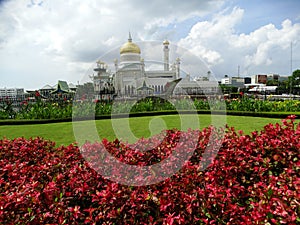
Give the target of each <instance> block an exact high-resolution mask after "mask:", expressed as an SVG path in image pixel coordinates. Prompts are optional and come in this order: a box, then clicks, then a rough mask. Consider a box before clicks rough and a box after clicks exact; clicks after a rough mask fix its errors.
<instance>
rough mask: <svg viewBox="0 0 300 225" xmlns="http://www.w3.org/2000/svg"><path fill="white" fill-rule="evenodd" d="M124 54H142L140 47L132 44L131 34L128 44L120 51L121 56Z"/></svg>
mask: <svg viewBox="0 0 300 225" xmlns="http://www.w3.org/2000/svg"><path fill="white" fill-rule="evenodd" d="M123 53H137V54H141V49H140V47H139V46H138V45H137V44H135V43H133V42H132V39H131V35H130V33H129V38H128V42H127V43H125V44H124V45H123V46H122V47H121V49H120V54H123Z"/></svg>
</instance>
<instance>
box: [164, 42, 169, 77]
mask: <svg viewBox="0 0 300 225" xmlns="http://www.w3.org/2000/svg"><path fill="white" fill-rule="evenodd" d="M163 45H164V71H169V41H168V40H165V41H164V42H163Z"/></svg>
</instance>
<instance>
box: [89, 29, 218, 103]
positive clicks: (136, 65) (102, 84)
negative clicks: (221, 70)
mask: <svg viewBox="0 0 300 225" xmlns="http://www.w3.org/2000/svg"><path fill="white" fill-rule="evenodd" d="M162 54H163V59H164V62H163V68H162V69H161V70H145V63H144V59H143V58H141V49H140V47H139V46H138V45H137V44H135V43H134V42H133V41H132V38H131V35H130V33H129V37H128V41H127V42H126V43H125V44H123V45H122V47H121V48H120V58H119V60H118V59H115V61H114V67H115V68H114V69H115V72H114V73H111V72H110V71H108V68H107V65H106V63H104V62H101V61H98V62H97V68H95V69H94V71H96V72H97V74H96V75H93V76H92V77H91V78H92V80H93V82H94V88H95V91H96V93H99V95H100V96H99V95H98V97H97V98H99V97H100V98H102V97H101V94H111V93H112V92H114V93H115V94H116V95H117V96H123V97H124V96H125V97H126V96H128V97H129V96H130V97H132V96H139V95H140V93H141V91H146V92H147V93H148V94H154V95H160V94H163V93H164V92H165V89H166V88H165V87H166V84H167V83H168V82H171V81H174V80H177V79H179V78H180V58H178V57H177V58H176V60H175V62H173V63H172V64H171V66H170V62H169V41H167V40H165V41H164V42H163V43H162ZM204 83H205V85H208V86H212V87H216V84H215V82H211V83H210V82H209V81H205V82H204ZM197 87H198V88H199V85H197V82H196V81H190V77H189V76H188V77H187V78H186V79H183V80H182V81H181V82H179V84H178V88H184V89H190V88H191V89H193V90H194V89H195V88H197ZM178 88H177V89H178ZM202 88H203V86H202ZM175 93H177V94H180V93H182V92H180V91H178V90H177V91H176V90H175Z"/></svg>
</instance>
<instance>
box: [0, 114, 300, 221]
mask: <svg viewBox="0 0 300 225" xmlns="http://www.w3.org/2000/svg"><path fill="white" fill-rule="evenodd" d="M193 132H197V135H198V140H197V147H196V149H195V151H194V152H193V155H192V157H191V158H190V160H189V161H188V162H186V163H185V165H184V166H183V167H182V168H181V170H180V171H179V172H178V173H176V174H175V175H173V176H171V177H170V178H167V179H166V180H165V181H163V182H160V183H157V184H153V185H148V186H139V187H138V186H126V185H121V184H118V183H115V182H112V181H110V180H108V179H105V177H103V176H102V175H100V174H99V173H97V172H95V170H94V169H92V168H91V167H90V165H92V164H93V162H95V163H96V162H97V160H105V158H104V159H101V155H99V154H97V153H98V150H97V149H99V146H105V148H106V149H107V150H108V152H110V153H111V154H112V155H113V156H114V157H115V158H117V159H118V160H119V161H121V162H126V163H127V164H132V165H140V166H145V165H154V164H156V163H158V162H160V161H161V160H163V159H167V158H168V157H170V155H171V153H172V151H173V150H174V148H175V146H176V145H179V144H180V142H179V141H178V140H179V139H178V138H179V137H181V138H182V137H187V136H188V134H187V132H181V131H177V130H169V131H166V133H165V138H164V139H163V141H159V143H157V145H155V147H153V148H152V149H150V150H148V151H137V149H139V148H142V147H143V146H145V145H146V144H147V142H155V141H157V140H159V138H157V137H153V138H151V139H150V140H145V139H141V140H139V141H138V142H137V143H135V144H134V145H128V144H125V143H122V142H120V141H118V140H115V141H113V142H108V141H107V140H103V143H102V145H99V143H95V144H86V145H85V150H86V151H88V152H89V154H90V156H92V159H89V162H87V161H86V160H85V159H84V158H83V156H82V154H81V152H80V150H79V148H78V147H77V146H76V145H69V146H67V147H63V146H62V147H58V148H56V147H55V144H54V143H53V142H50V141H46V140H43V139H40V138H36V139H29V140H26V139H24V138H18V139H15V140H7V139H4V140H0V224H299V222H300V201H299V199H300V194H299V193H300V191H299V189H300V176H299V174H300V160H299V158H300V142H299V140H300V124H295V123H294V117H293V116H291V117H289V118H288V119H287V120H284V121H283V123H282V124H275V125H273V124H269V125H267V126H265V128H264V129H263V130H262V131H261V132H260V133H258V132H253V133H252V134H251V135H244V134H243V133H242V132H235V130H234V129H233V128H228V129H227V130H226V134H225V137H224V138H223V140H222V146H221V148H220V150H219V152H218V154H217V156H216V158H214V160H212V158H209V157H206V156H207V155H209V154H210V153H213V152H210V151H212V150H210V149H213V148H209V146H208V145H209V143H210V142H209V138H210V137H211V135H214V132H215V129H213V128H207V129H204V130H202V131H193ZM183 139H184V138H183ZM186 140H187V139H186ZM207 164H210V165H209V166H208V167H207V168H206V169H205V170H203V168H205V166H204V165H207ZM100 165H101V164H100ZM203 166H204V167H203ZM114 170H115V171H114V172H115V173H122V171H118V168H114ZM156 176H161V174H156V172H155V171H152V175H151V176H150V177H149V179H151V177H156Z"/></svg>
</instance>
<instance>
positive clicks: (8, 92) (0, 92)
mask: <svg viewBox="0 0 300 225" xmlns="http://www.w3.org/2000/svg"><path fill="white" fill-rule="evenodd" d="M21 95H24V88H1V89H0V97H9V98H16V97H17V96H21Z"/></svg>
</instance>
